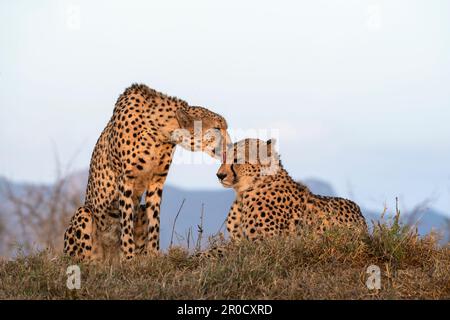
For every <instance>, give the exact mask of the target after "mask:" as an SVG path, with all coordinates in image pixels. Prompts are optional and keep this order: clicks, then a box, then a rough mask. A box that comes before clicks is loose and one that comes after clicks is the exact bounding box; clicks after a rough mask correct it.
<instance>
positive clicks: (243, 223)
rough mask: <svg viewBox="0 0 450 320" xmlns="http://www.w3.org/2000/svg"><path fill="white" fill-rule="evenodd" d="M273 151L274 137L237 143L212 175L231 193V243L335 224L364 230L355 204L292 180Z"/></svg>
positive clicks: (324, 227)
mask: <svg viewBox="0 0 450 320" xmlns="http://www.w3.org/2000/svg"><path fill="white" fill-rule="evenodd" d="M274 147H275V140H273V139H271V140H268V141H262V140H259V139H245V140H241V141H239V142H236V143H235V144H233V145H232V147H230V148H229V149H228V150H227V154H226V156H225V158H226V159H225V162H224V163H222V165H221V166H220V168H219V170H218V172H217V177H218V179H219V180H220V182H221V184H222V185H223V186H224V187H226V188H233V189H234V190H235V192H236V199H235V201H234V202H233V204H232V206H231V209H230V211H229V213H228V216H227V222H226V225H227V231H228V233H229V235H230V239H231V240H232V241H239V240H241V239H247V240H260V239H263V238H268V237H272V236H275V235H279V234H286V233H287V234H289V233H293V232H299V231H300V232H301V230H302V228H305V229H306V228H309V229H311V228H312V229H313V230H314V232H315V233H318V234H323V232H325V231H326V230H327V229H330V228H331V227H334V226H346V227H349V228H354V229H358V230H367V225H366V222H365V219H364V217H363V215H362V214H361V210H360V208H359V206H358V205H357V204H355V203H354V202H352V201H350V200H346V199H342V198H337V197H323V196H319V195H315V194H313V193H312V192H311V191H310V190H309V189H308V188H307V187H306V186H304V185H302V184H301V183H298V182H296V181H294V180H293V179H292V178H291V177H290V176H289V174H288V172H287V171H286V170H285V169H284V168H283V166H282V164H281V160H280V158H279V155H278V153H277V152H276V151H275V148H274Z"/></svg>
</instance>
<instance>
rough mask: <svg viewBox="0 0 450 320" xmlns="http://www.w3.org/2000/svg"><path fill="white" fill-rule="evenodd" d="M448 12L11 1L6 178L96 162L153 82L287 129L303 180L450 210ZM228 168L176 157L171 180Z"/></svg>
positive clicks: (0, 98)
mask: <svg viewBox="0 0 450 320" xmlns="http://www.w3.org/2000/svg"><path fill="white" fill-rule="evenodd" d="M449 18H450V3H449V2H447V1H433V2H429V3H427V2H425V1H407V0H398V1H381V0H380V1H377V0H366V1H350V0H347V1H344V0H342V1H340V0H333V1H332V0H328V1H325V0H320V1H314V2H294V1H281V2H279V3H277V5H276V6H275V5H274V3H273V2H269V1H246V2H243V3H242V2H238V1H228V2H226V3H225V2H223V3H217V2H211V1H206V0H202V1H190V2H189V3H188V2H184V1H171V2H164V1H154V2H149V1H131V2H120V1H96V2H89V1H76V0H71V1H39V2H36V1H31V0H28V1H26V0H24V1H15V2H6V1H3V2H1V3H0V26H1V28H0V44H1V48H2V50H1V51H0V87H1V89H0V137H1V138H0V150H1V151H0V175H3V176H5V177H7V178H8V179H12V180H16V181H29V182H52V181H53V180H54V179H55V172H56V171H55V165H56V163H55V160H54V152H55V150H57V152H58V154H59V156H60V158H61V159H60V160H61V162H62V163H63V164H67V163H68V162H69V161H70V159H72V158H73V156H74V155H76V157H75V158H74V161H73V167H72V169H73V170H81V169H86V168H87V167H88V166H89V161H90V156H91V152H92V149H93V147H94V145H95V142H96V140H97V138H98V136H99V134H100V132H101V131H102V130H103V128H104V126H105V125H106V123H107V121H108V120H109V118H110V117H111V114H112V110H113V107H114V103H115V101H116V99H117V97H118V96H119V95H120V94H121V93H122V92H123V90H124V89H125V88H126V87H128V86H129V85H130V84H131V83H134V82H142V83H145V84H147V85H149V86H151V87H153V88H155V89H156V90H159V91H162V92H164V93H167V94H169V95H174V96H177V97H179V98H182V99H183V100H186V101H187V102H188V103H190V104H191V105H202V106H205V107H208V108H210V109H211V110H213V111H215V112H217V113H219V114H222V115H223V116H224V117H225V118H226V119H227V121H228V123H229V126H230V128H231V129H232V130H253V131H257V130H269V131H272V132H279V137H278V143H279V151H280V153H281V159H282V161H283V163H284V166H285V168H286V169H287V170H288V172H290V173H291V175H292V176H293V177H294V178H296V179H305V178H318V179H321V180H324V181H326V182H329V183H330V184H331V185H332V186H333V187H334V188H335V189H336V191H337V192H338V193H339V194H341V195H343V196H348V197H351V198H352V199H354V200H356V201H357V202H360V203H361V204H363V205H364V206H366V207H370V208H381V207H382V206H383V204H384V203H385V202H387V203H388V205H390V207H392V206H393V204H394V203H395V197H396V196H399V197H400V199H401V201H402V203H403V205H404V206H405V207H406V208H412V207H414V206H415V205H416V204H417V203H420V202H422V201H423V200H425V199H427V198H431V199H432V200H433V203H432V207H434V208H437V209H438V210H440V211H442V212H445V213H447V214H450V167H449V163H450V126H449V125H448V122H449V119H450V90H449V89H448V86H449V83H450V19H449ZM249 135H251V132H250V133H249ZM181 156H185V152H182V151H181V150H177V157H181ZM194 157H199V155H196V156H194ZM217 168H218V163H217V162H216V163H209V164H197V165H188V164H174V165H173V166H172V167H171V170H170V173H169V177H168V181H167V182H168V183H170V184H171V185H174V186H180V187H183V188H190V189H208V188H211V189H218V188H221V186H220V184H219V183H218V181H217V178H216V176H215V172H216V170H217Z"/></svg>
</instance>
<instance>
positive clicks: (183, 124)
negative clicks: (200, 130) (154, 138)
mask: <svg viewBox="0 0 450 320" xmlns="http://www.w3.org/2000/svg"><path fill="white" fill-rule="evenodd" d="M175 116H176V118H177V121H178V124H179V125H180V128H182V129H188V130H190V129H193V128H194V119H193V118H192V117H191V115H190V114H189V113H188V112H186V110H183V109H178V110H177V111H176V112H175Z"/></svg>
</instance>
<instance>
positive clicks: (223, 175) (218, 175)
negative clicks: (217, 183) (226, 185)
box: [216, 173, 227, 180]
mask: <svg viewBox="0 0 450 320" xmlns="http://www.w3.org/2000/svg"><path fill="white" fill-rule="evenodd" d="M216 176H217V178H219V180H223V179H224V178H225V177H226V176H227V174H226V173H218V174H216Z"/></svg>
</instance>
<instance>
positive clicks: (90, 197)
mask: <svg viewBox="0 0 450 320" xmlns="http://www.w3.org/2000/svg"><path fill="white" fill-rule="evenodd" d="M227 129H228V126H227V122H226V120H225V119H224V118H223V117H222V116H220V115H218V114H216V113H214V112H212V111H210V110H208V109H206V108H203V107H198V106H189V105H188V103H187V102H185V101H183V100H181V99H178V98H175V97H170V96H167V95H165V94H163V93H161V92H158V91H156V90H154V89H151V88H149V87H148V86H146V85H144V84H133V85H132V86H130V87H129V88H127V89H126V90H125V91H124V92H123V93H122V94H121V95H120V96H119V98H118V100H117V102H116V104H115V107H114V110H113V114H112V117H111V119H110V120H109V122H108V124H107V125H106V127H105V129H104V130H103V132H102V133H101V135H100V137H99V139H98V141H97V143H96V145H95V147H94V150H93V153H92V157H91V163H90V168H89V178H88V183H87V188H86V196H85V203H84V205H83V206H82V207H80V208H79V209H78V210H77V212H76V213H75V215H74V216H73V217H72V219H71V222H70V224H69V227H68V228H67V229H66V232H65V235H64V252H65V253H66V254H68V255H71V256H74V257H76V258H77V259H79V260H96V259H101V258H104V255H103V250H102V248H101V247H114V245H117V246H118V248H120V250H119V256H120V258H121V259H123V260H129V259H132V258H133V257H134V256H135V254H136V252H137V253H144V254H146V253H148V254H150V253H156V252H158V250H159V229H160V226H159V222H160V219H159V214H160V203H161V197H162V193H163V186H164V182H165V180H166V177H167V174H168V170H169V167H170V164H171V162H172V157H173V154H174V151H175V147H176V145H181V146H182V147H183V148H185V149H188V150H191V151H204V152H206V153H207V154H208V155H210V156H212V157H214V158H217V159H221V154H222V150H224V149H225V148H226V146H227V145H228V143H229V142H230V138H229V135H228V133H227ZM144 193H145V197H144ZM142 197H144V199H145V205H144V208H142V207H140V203H141V200H142V199H141V198H142ZM137 231H139V234H137Z"/></svg>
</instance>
